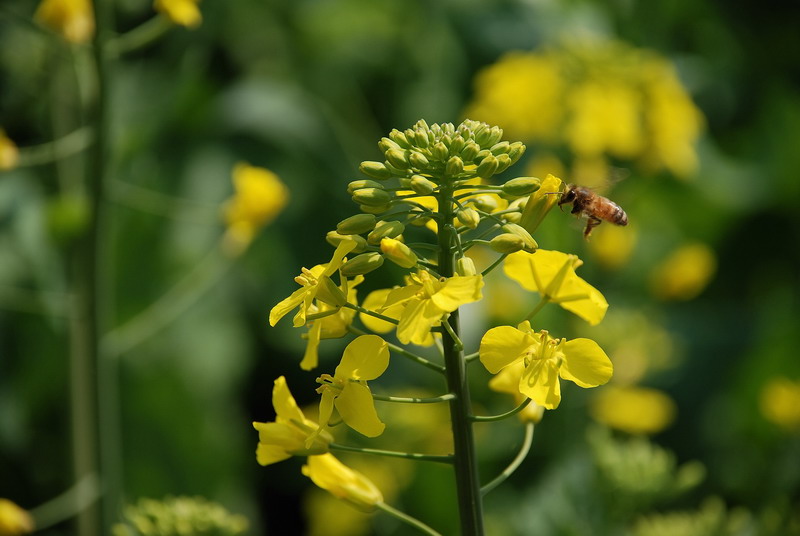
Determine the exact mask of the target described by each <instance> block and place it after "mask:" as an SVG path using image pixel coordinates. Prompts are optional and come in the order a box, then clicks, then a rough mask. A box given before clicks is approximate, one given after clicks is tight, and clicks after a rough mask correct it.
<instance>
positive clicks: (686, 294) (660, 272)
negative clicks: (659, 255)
mask: <svg viewBox="0 0 800 536" xmlns="http://www.w3.org/2000/svg"><path fill="white" fill-rule="evenodd" d="M716 271H717V258H716V256H715V255H714V251H713V250H712V249H711V248H710V247H708V246H707V245H705V244H701V243H693V244H687V245H685V246H681V247H680V248H678V249H677V250H675V251H674V252H672V254H671V255H669V257H667V258H666V259H664V260H663V261H662V262H661V264H659V265H658V266H656V267H655V269H654V270H653V273H652V274H651V275H650V288H651V289H652V291H653V294H655V296H656V297H658V298H660V299H662V300H691V299H693V298H695V297H697V296H698V295H699V294H700V293H701V292H703V290H704V289H705V288H706V286H707V285H708V283H709V282H710V281H711V280H712V279H713V278H714V274H715V273H716Z"/></svg>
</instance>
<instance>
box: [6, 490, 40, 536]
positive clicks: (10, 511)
mask: <svg viewBox="0 0 800 536" xmlns="http://www.w3.org/2000/svg"><path fill="white" fill-rule="evenodd" d="M33 529H34V523H33V518H32V517H31V515H30V514H29V513H28V512H27V511H26V510H25V509H23V508H20V507H19V506H17V505H16V504H15V503H13V502H11V501H9V500H8V499H3V498H2V497H0V535H1V536H20V535H22V534H30V533H31V532H33Z"/></svg>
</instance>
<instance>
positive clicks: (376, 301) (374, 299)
mask: <svg viewBox="0 0 800 536" xmlns="http://www.w3.org/2000/svg"><path fill="white" fill-rule="evenodd" d="M391 291H392V289H390V288H382V289H379V290H374V291H372V292H370V293H369V294H368V295H367V297H366V299H365V300H364V303H363V304H361V306H362V307H363V308H364V309H368V310H370V311H374V312H379V311H380V314H382V315H383V316H388V317H389V318H394V319H395V320H397V319H399V318H400V315H401V314H402V313H403V306H402V304H397V305H394V306H392V307H389V308H385V309H383V306H384V304H385V303H386V298H387V297H388V296H389V293H390V292H391ZM359 318H360V319H361V323H363V324H364V325H365V326H366V327H367V329H369V330H370V331H374V332H375V333H389V332H390V331H392V330H394V328H395V326H396V324H392V323H391V322H387V321H385V320H381V319H380V318H375V317H374V316H371V315H367V314H364V313H360V314H359Z"/></svg>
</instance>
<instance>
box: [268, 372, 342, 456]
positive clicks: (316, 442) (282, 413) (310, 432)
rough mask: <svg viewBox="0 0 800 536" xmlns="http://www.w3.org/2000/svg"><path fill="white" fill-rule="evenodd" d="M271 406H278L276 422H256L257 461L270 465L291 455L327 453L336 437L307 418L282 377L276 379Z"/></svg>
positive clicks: (276, 408)
mask: <svg viewBox="0 0 800 536" xmlns="http://www.w3.org/2000/svg"><path fill="white" fill-rule="evenodd" d="M272 406H273V407H274V408H275V414H276V416H275V422H254V423H253V427H254V428H255V429H256V430H258V447H257V449H256V460H257V461H258V463H259V464H261V465H269V464H271V463H276V462H280V461H282V460H285V459H287V458H290V457H292V456H309V455H314V454H323V453H325V452H328V445H330V443H331V442H332V441H333V436H331V435H330V433H328V432H326V431H324V430H323V431H320V430H319V428H320V427H319V425H318V424H317V423H315V422H314V421H312V420H309V419H306V417H305V415H303V412H302V411H301V410H300V408H299V407H298V406H297V402H295V400H294V397H293V396H292V393H291V391H289V387H288V386H287V385H286V378H285V377H283V376H281V377H280V378H278V379H277V380H275V385H274V387H273V389H272ZM309 439H311V442H310V443H309V442H308V440H309Z"/></svg>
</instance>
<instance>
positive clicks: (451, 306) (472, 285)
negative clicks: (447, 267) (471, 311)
mask: <svg viewBox="0 0 800 536" xmlns="http://www.w3.org/2000/svg"><path fill="white" fill-rule="evenodd" d="M481 288H483V277H482V276H480V275H470V276H466V277H459V276H456V277H451V278H448V279H447V280H446V281H445V282H444V286H442V288H441V289H439V291H438V292H436V293H435V294H434V295H433V296H431V300H432V301H433V303H435V304H436V306H437V307H438V308H439V309H442V310H443V311H446V312H448V313H449V312H452V311H455V310H456V309H458V308H459V307H460V306H462V305H464V304H466V303H472V302H476V301H478V300H480V299H481V297H482V295H481Z"/></svg>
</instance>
